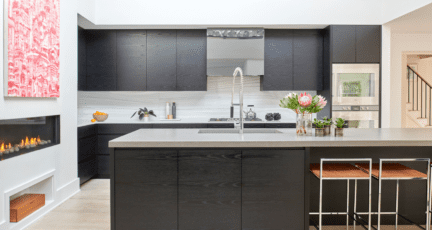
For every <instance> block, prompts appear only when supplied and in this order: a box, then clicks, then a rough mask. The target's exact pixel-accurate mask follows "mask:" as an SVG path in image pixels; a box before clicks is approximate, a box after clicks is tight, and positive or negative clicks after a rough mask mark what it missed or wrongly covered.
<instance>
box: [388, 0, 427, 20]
mask: <svg viewBox="0 0 432 230" xmlns="http://www.w3.org/2000/svg"><path fill="white" fill-rule="evenodd" d="M430 3H432V0H415V1H407V0H382V4H383V6H382V24H384V23H387V22H389V21H391V20H394V19H396V18H398V17H400V16H402V15H405V14H407V13H409V12H412V11H414V10H417V9H419V8H421V7H423V6H426V5H428V4H430Z"/></svg>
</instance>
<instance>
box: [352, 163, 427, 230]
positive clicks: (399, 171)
mask: <svg viewBox="0 0 432 230" xmlns="http://www.w3.org/2000/svg"><path fill="white" fill-rule="evenodd" d="M408 161H425V162H427V163H428V164H427V165H428V167H427V174H424V173H422V172H419V171H417V170H415V169H412V168H409V167H407V166H404V165H401V164H399V163H383V162H408ZM356 167H358V168H360V169H361V170H363V171H365V172H366V173H370V167H368V165H367V164H362V163H357V164H356ZM372 176H373V177H374V178H375V179H377V180H378V181H379V183H378V184H379V185H378V186H379V188H378V190H379V193H378V212H374V213H372V214H377V215H378V230H380V229H381V215H393V214H394V215H395V218H396V223H395V229H397V227H398V226H397V225H398V217H399V216H401V217H402V218H404V219H406V218H405V217H403V216H402V215H400V214H399V180H426V184H427V185H426V188H427V197H426V230H429V229H430V223H429V222H430V221H429V210H430V159H422V158H415V159H380V163H379V164H378V163H374V164H372ZM382 180H396V211H395V212H381V196H382V194H381V188H382ZM357 214H363V213H357ZM354 215H355V216H356V213H355V214H354Z"/></svg>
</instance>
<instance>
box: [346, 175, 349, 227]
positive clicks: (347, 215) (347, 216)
mask: <svg viewBox="0 0 432 230" xmlns="http://www.w3.org/2000/svg"><path fill="white" fill-rule="evenodd" d="M346 226H347V229H348V228H349V180H347V214H346Z"/></svg>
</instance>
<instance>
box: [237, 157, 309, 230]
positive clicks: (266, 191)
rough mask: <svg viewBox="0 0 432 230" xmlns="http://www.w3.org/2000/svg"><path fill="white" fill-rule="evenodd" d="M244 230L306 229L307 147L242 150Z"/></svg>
mask: <svg viewBox="0 0 432 230" xmlns="http://www.w3.org/2000/svg"><path fill="white" fill-rule="evenodd" d="M242 229H247V230H262V229H304V150H247V151H243V152H242Z"/></svg>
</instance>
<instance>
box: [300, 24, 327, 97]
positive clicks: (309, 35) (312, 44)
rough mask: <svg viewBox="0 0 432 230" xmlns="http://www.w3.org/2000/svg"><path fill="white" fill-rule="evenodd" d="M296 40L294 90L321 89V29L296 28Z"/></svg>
mask: <svg viewBox="0 0 432 230" xmlns="http://www.w3.org/2000/svg"><path fill="white" fill-rule="evenodd" d="M293 35H294V36H293V42H294V52H293V53H294V59H293V68H294V90H321V89H322V79H323V77H322V75H323V36H322V35H321V33H320V30H296V31H294V32H293Z"/></svg>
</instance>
